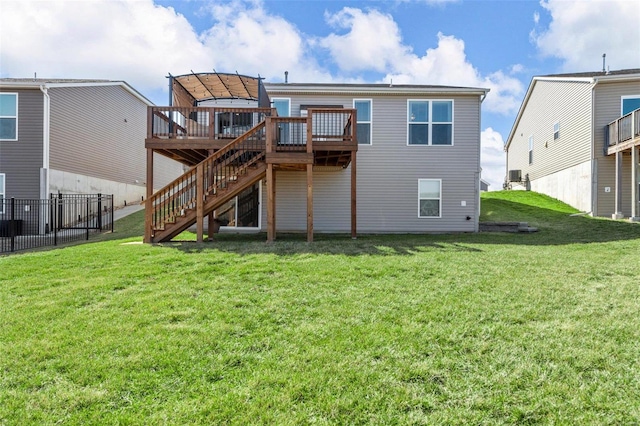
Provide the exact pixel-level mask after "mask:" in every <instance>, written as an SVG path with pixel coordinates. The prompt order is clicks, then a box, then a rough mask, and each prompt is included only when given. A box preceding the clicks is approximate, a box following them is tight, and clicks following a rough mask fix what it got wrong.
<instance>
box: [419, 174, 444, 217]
mask: <svg viewBox="0 0 640 426" xmlns="http://www.w3.org/2000/svg"><path fill="white" fill-rule="evenodd" d="M441 201H442V179H418V217H442V203H441Z"/></svg>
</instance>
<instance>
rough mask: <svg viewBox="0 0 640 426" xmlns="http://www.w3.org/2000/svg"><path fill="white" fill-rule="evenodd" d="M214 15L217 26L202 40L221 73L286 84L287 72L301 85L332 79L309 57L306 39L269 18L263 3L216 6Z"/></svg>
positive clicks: (288, 25) (286, 24)
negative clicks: (258, 76) (234, 72)
mask: <svg viewBox="0 0 640 426" xmlns="http://www.w3.org/2000/svg"><path fill="white" fill-rule="evenodd" d="M210 13H211V16H212V18H213V19H214V21H215V23H214V25H213V26H212V27H211V28H210V29H208V30H207V31H205V32H204V33H203V34H202V36H201V38H200V40H201V41H202V43H203V44H204V46H205V48H206V50H207V52H208V56H209V58H210V61H211V63H212V65H214V66H215V67H216V68H217V70H218V71H230V70H231V71H234V70H243V71H240V72H241V73H244V74H251V75H257V74H260V75H261V76H262V77H266V78H267V79H270V80H282V79H283V78H284V72H285V71H289V73H290V74H291V76H292V77H294V76H295V78H296V79H297V80H298V81H300V80H301V79H302V80H303V81H316V82H321V81H327V80H329V79H330V75H329V74H328V73H327V72H325V71H323V70H322V69H321V68H320V66H319V65H318V64H317V63H316V61H315V60H314V59H313V57H312V56H310V55H309V49H308V43H307V41H306V39H305V36H304V35H303V34H302V33H300V31H299V30H298V29H297V28H296V27H295V26H294V25H293V24H291V23H290V22H288V21H286V20H285V19H284V18H282V17H279V16H273V15H270V14H268V13H267V12H266V11H265V10H264V8H263V6H262V3H261V2H258V1H254V2H251V3H250V4H249V5H247V4H246V3H243V2H240V1H235V2H232V3H225V4H218V3H213V4H212V6H211V7H210Z"/></svg>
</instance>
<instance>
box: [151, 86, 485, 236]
mask: <svg viewBox="0 0 640 426" xmlns="http://www.w3.org/2000/svg"><path fill="white" fill-rule="evenodd" d="M170 80H171V83H170V84H171V90H172V94H173V95H172V96H173V100H174V102H173V104H174V105H173V106H172V107H156V109H154V110H153V112H152V117H151V118H150V120H151V121H152V131H151V134H149V135H148V138H147V140H146V146H147V148H148V149H149V150H150V151H152V152H159V153H162V154H164V155H167V156H170V157H171V158H175V159H178V160H180V161H182V162H183V163H184V164H185V165H187V166H191V167H193V166H196V167H193V168H192V169H191V171H190V172H188V173H187V175H185V177H183V178H182V180H180V179H179V180H177V181H176V182H175V183H174V187H175V189H173V190H166V191H163V192H162V193H159V194H155V195H153V196H151V197H150V198H151V199H152V203H149V204H148V205H147V207H148V209H147V214H148V222H147V234H146V236H145V239H146V240H147V241H150V242H151V241H163V240H167V239H170V238H172V237H173V236H175V235H177V234H178V233H179V232H180V231H181V230H182V229H185V228H186V227H188V226H190V225H191V224H193V223H197V224H198V223H200V224H199V226H200V231H199V234H201V232H202V228H201V227H202V226H203V225H202V222H203V221H204V216H208V218H209V220H211V222H210V224H213V223H214V222H213V218H215V219H217V221H218V223H220V224H221V225H222V226H223V229H235V230H241V229H251V230H267V238H268V240H272V239H273V238H275V230H276V228H277V230H278V231H292V232H300V231H305V230H306V231H307V236H308V239H309V240H311V239H312V238H313V231H314V230H315V231H321V232H351V234H352V235H353V236H355V234H356V229H357V231H358V232H363V233H382V232H396V233H413V232H476V231H477V230H478V218H479V213H480V195H479V194H480V171H481V169H480V108H481V103H482V100H483V99H484V97H485V96H486V93H487V92H488V90H487V89H480V88H465V87H446V86H421V85H384V84H289V83H278V84H272V83H264V84H263V83H262V82H261V81H260V79H253V78H251V77H246V76H239V75H230V74H215V73H213V74H197V75H196V74H191V75H185V76H179V77H172V78H171V79H170ZM234 138H236V139H234ZM230 141H233V142H232V143H231V144H229V145H227V144H228V143H229V142H230ZM234 144H236V145H235V146H234ZM250 146H251V147H250ZM187 147H189V148H190V150H187V149H186V148H187ZM198 148H200V149H202V148H204V149H206V150H208V151H202V150H200V151H198V150H197V149H198ZM240 159H246V160H243V161H247V160H248V163H251V166H247V167H246V168H241V167H244V166H242V164H244V163H243V162H242V161H240ZM231 166H232V167H234V168H238V169H237V170H241V171H238V173H237V174H234V173H235V172H230V171H229V170H228V169H227V167H231ZM153 167H154V166H153V164H151V165H150V169H151V170H153ZM220 167H223V168H224V169H221V168H220ZM200 168H201V170H200ZM245 169H246V170H248V171H245ZM234 170H235V169H234ZM240 173H246V175H247V177H246V178H245V177H243V176H242V175H240ZM276 176H277V177H276ZM198 179H202V180H203V182H204V189H199V188H198V184H197V183H196V182H197V180H198ZM191 182H194V183H193V185H192V184H191ZM240 182H242V184H240ZM227 188H236V189H233V191H231V190H230V189H227ZM200 190H201V191H203V195H204V197H202V196H199V195H197V192H198V191H200ZM187 191H192V192H193V193H194V194H196V195H195V196H193V197H191V196H190V197H185V193H186V192H187ZM203 198H204V200H205V201H204V205H201V206H198V202H197V200H199V199H203ZM174 200H175V203H174ZM178 200H179V201H178ZM172 203H174V204H176V205H177V206H178V208H177V209H176V210H174V211H173V212H171V211H167V208H166V206H167V204H172ZM152 204H153V205H155V207H154V206H153V205H152ZM198 210H199V211H200V213H199V214H198V213H192V211H193V212H195V211H198ZM159 214H165V216H164V218H163V219H158V217H159ZM276 224H277V225H276Z"/></svg>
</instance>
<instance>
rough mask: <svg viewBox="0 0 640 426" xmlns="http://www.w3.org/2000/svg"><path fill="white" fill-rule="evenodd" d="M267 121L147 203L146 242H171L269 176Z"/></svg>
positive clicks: (156, 194) (215, 154) (211, 156)
mask: <svg viewBox="0 0 640 426" xmlns="http://www.w3.org/2000/svg"><path fill="white" fill-rule="evenodd" d="M265 158H266V125H265V121H262V122H260V123H259V124H258V125H256V126H255V127H253V128H252V129H251V130H249V131H247V132H246V133H244V134H243V135H241V136H240V137H238V138H236V139H234V140H233V141H232V142H230V143H229V144H228V145H226V146H224V147H223V148H222V149H220V150H218V151H216V152H215V153H213V154H212V155H210V156H209V157H207V158H206V159H205V160H203V161H202V162H200V163H199V164H197V165H196V166H194V167H192V168H191V169H190V170H189V171H187V172H186V173H184V174H183V175H182V176H180V177H178V178H177V179H175V180H174V181H173V182H171V183H169V184H168V185H166V186H165V187H164V188H162V189H160V190H159V191H157V192H156V193H155V194H153V196H152V197H150V198H149V199H148V200H147V203H149V204H150V206H151V208H147V209H146V214H147V217H146V220H145V222H146V223H147V225H146V226H147V228H148V229H146V230H145V241H147V242H163V241H169V240H171V239H172V238H174V237H175V236H176V235H178V234H180V233H181V232H183V231H184V230H186V229H187V228H189V227H190V226H192V225H194V224H196V223H198V226H202V222H199V221H203V220H204V217H205V216H207V215H209V214H211V213H213V211H214V210H216V209H217V208H219V207H220V206H222V205H223V204H224V203H226V202H227V201H229V200H231V199H232V198H234V197H235V196H237V195H238V194H239V193H241V192H242V191H243V190H245V189H246V188H248V187H249V186H250V185H253V184H254V183H256V182H257V181H259V180H261V179H263V178H264V177H265V176H266V171H267V164H266V162H265Z"/></svg>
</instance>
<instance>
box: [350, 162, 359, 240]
mask: <svg viewBox="0 0 640 426" xmlns="http://www.w3.org/2000/svg"><path fill="white" fill-rule="evenodd" d="M356 171H357V170H356V151H351V238H356V228H357V216H358V209H357V197H356V195H357V194H356V190H357V188H356V183H357V180H356Z"/></svg>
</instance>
